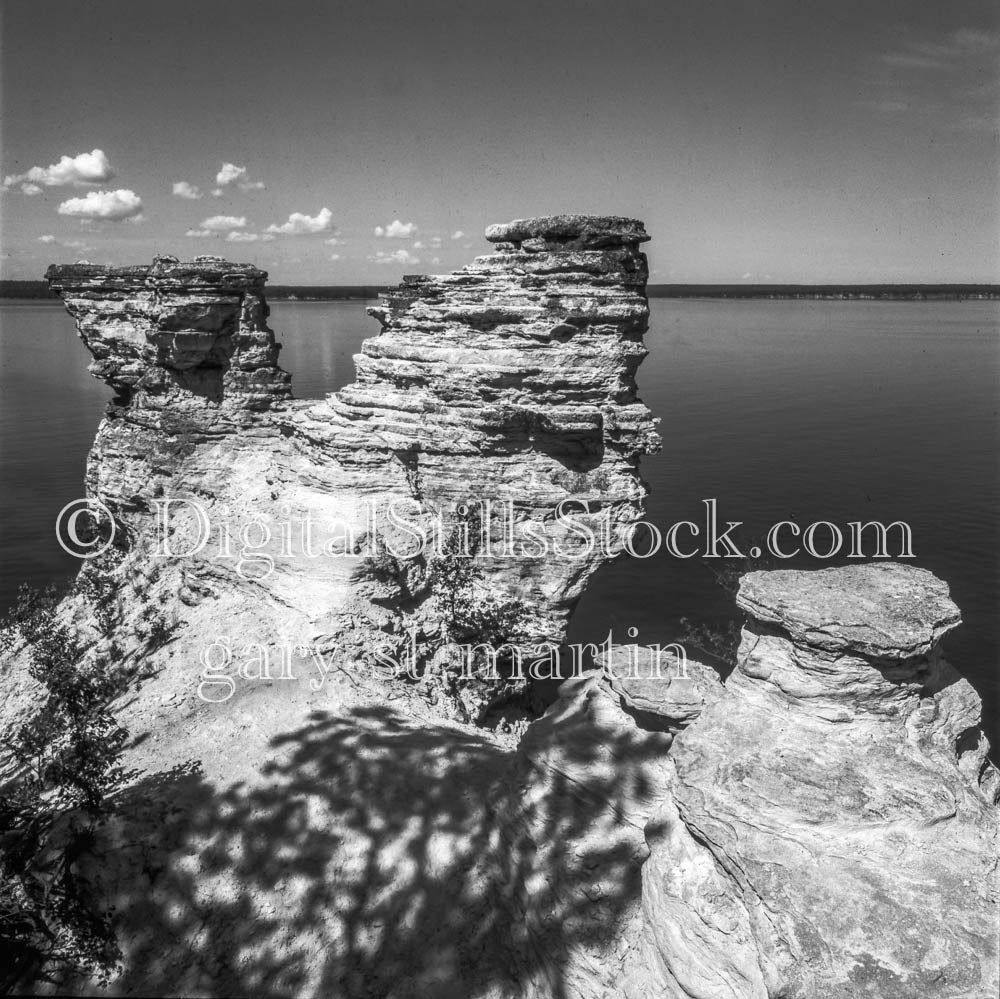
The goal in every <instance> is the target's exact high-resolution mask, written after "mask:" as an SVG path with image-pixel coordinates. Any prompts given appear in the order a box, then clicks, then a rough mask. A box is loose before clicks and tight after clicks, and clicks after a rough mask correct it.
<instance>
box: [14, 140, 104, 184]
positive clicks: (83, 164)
mask: <svg viewBox="0 0 1000 999" xmlns="http://www.w3.org/2000/svg"><path fill="white" fill-rule="evenodd" d="M114 175H115V172H114V170H112V169H111V164H110V163H109V162H108V158H107V156H105V155H104V153H103V152H102V151H101V150H100V149H95V150H94V151H93V152H92V153H80V154H79V155H78V156H63V157H62V159H60V160H59V162H58V163H53V164H52V165H51V166H47V167H38V166H36V167H32V168H31V169H30V170H29V171H28V172H27V173H18V174H10V175H9V176H7V177H5V178H4V182H3V187H4V189H5V190H9V189H10V188H12V187H16V186H17V185H18V184H20V185H21V190H22V191H23V192H24V193H25V194H39V193H41V187H90V186H94V185H97V184H103V183H104V182H105V181H107V180H110V179H111V178H112V177H113V176H114ZM40 185H41V186H40Z"/></svg>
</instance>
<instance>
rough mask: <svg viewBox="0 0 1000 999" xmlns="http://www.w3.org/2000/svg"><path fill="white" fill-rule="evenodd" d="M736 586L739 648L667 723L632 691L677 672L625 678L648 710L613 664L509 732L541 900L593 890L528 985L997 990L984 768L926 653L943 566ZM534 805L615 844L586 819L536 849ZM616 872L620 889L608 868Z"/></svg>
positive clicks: (994, 885)
mask: <svg viewBox="0 0 1000 999" xmlns="http://www.w3.org/2000/svg"><path fill="white" fill-rule="evenodd" d="M739 604H740V607H741V608H742V609H743V610H744V611H745V612H746V613H747V614H748V616H749V620H748V622H747V624H746V626H745V628H744V631H743V640H742V644H741V647H740V651H739V657H738V663H737V667H736V669H735V671H734V672H733V673H732V675H731V676H730V677H729V678H728V680H727V681H726V683H725V685H724V687H723V688H721V690H719V691H718V694H717V696H715V697H710V698H709V699H708V700H707V702H706V703H705V706H704V709H703V711H702V712H701V713H700V714H699V715H698V716H697V717H695V718H694V719H692V720H689V722H688V723H687V724H684V725H683V727H682V729H681V731H680V732H679V733H678V734H677V735H676V737H675V738H674V739H673V743H672V745H671V744H670V742H669V737H668V736H666V735H665V734H663V729H662V727H661V726H660V725H658V724H657V723H656V717H655V715H653V714H651V713H649V711H650V709H651V708H655V706H656V705H657V704H658V703H663V704H669V703H670V701H671V696H670V693H669V692H670V688H671V687H672V686H673V685H674V684H676V683H677V680H676V679H673V680H671V682H670V683H669V684H667V685H664V692H663V694H661V695H659V696H656V695H651V694H650V693H649V692H648V691H641V693H642V695H643V696H642V698H641V702H640V703H642V705H643V706H644V708H645V709H646V713H645V715H643V714H640V713H637V712H636V711H635V710H634V708H633V703H630V699H626V698H625V697H624V696H622V692H621V684H620V683H618V682H617V681H612V683H608V682H607V681H603V680H600V681H599V680H596V679H595V680H590V681H579V682H578V683H583V684H585V685H588V686H585V687H573V686H569V685H567V686H566V688H565V690H564V693H563V696H562V697H561V698H560V701H558V702H557V703H556V704H555V705H554V706H553V707H552V708H551V709H550V711H549V713H548V715H547V716H546V719H545V720H544V721H543V722H542V723H539V724H538V725H536V726H534V727H533V729H532V730H531V731H530V733H529V737H526V739H525V740H524V741H523V743H522V747H521V750H520V753H521V754H524V756H525V764H524V766H525V767H526V768H527V769H528V770H531V771H533V772H534V774H535V775H534V776H533V777H531V778H527V777H525V776H524V774H523V773H522V774H521V776H520V784H521V786H522V787H523V788H524V789H525V790H524V791H523V792H522V797H523V801H524V805H523V807H520V808H510V807H509V805H508V809H507V812H508V815H507V818H506V819H505V820H504V823H503V828H509V829H514V830H517V831H518V833H519V835H520V837H521V840H522V842H520V843H519V853H520V854H521V855H524V854H528V855H531V856H536V855H537V856H538V857H540V858H546V860H545V862H544V863H539V868H540V870H544V878H545V879H546V883H547V884H548V886H549V888H548V891H549V902H548V906H549V908H551V909H554V910H561V911H575V909H576V908H577V906H579V904H580V902H581V901H582V899H581V895H585V894H586V893H587V892H590V891H596V898H597V899H598V900H600V899H602V898H603V899H604V905H605V910H606V915H605V919H604V930H605V933H604V935H603V936H602V938H601V939H600V940H590V941H589V945H588V946H581V947H580V948H578V951H577V952H576V953H575V954H574V955H573V956H572V957H570V958H569V959H566V958H565V957H564V958H562V959H558V958H557V957H555V955H556V954H557V951H556V948H555V947H554V946H552V947H550V948H549V951H548V953H549V956H550V963H549V964H547V965H543V967H544V968H545V969H546V971H547V975H539V973H538V972H535V973H534V975H533V977H532V981H533V983H534V985H533V989H532V990H529V994H531V995H538V996H542V995H549V994H553V990H551V989H549V988H547V986H546V985H544V984H542V982H544V981H545V980H546V978H547V979H548V980H551V979H552V977H553V976H554V975H557V974H558V976H560V977H561V978H562V980H563V981H570V982H573V983H574V988H573V989H572V990H571V992H572V994H574V995H594V996H597V995H602V996H603V995H622V996H629V997H630V999H633V997H636V996H639V997H649V999H652V997H654V996H655V997H670V999H684V997H693V996H696V997H699V999H701V997H704V999H709V997H711V999H718V997H731V999H766V997H775V996H782V997H786V999H807V997H809V999H811V997H815V996H826V997H842V999H849V997H850V999H855V997H858V996H873V997H879V999H890V997H898V999H904V997H913V996H921V997H932V996H941V997H944V996H947V997H954V999H958V997H962V999H970V997H977V999H986V997H988V996H993V995H995V994H996V992H997V988H998V984H1000V983H998V965H997V958H998V952H997V928H998V925H1000V922H998V921H1000V898H998V881H997V866H998V845H1000V838H998V835H1000V826H998V812H997V808H996V804H997V795H998V788H1000V782H998V773H997V770H996V769H995V768H994V767H993V766H992V764H990V763H989V761H988V760H987V758H986V752H987V748H988V747H987V745H986V741H985V738H984V736H983V734H982V731H981V729H980V727H979V722H980V701H979V698H978V696H977V695H976V694H975V692H974V691H973V689H972V688H971V687H970V686H969V684H968V682H967V681H965V680H963V679H962V678H960V677H959V675H958V674H957V673H956V672H955V671H954V669H953V668H952V667H951V666H950V665H948V663H947V662H946V661H945V660H944V659H943V658H942V656H941V652H940V646H939V642H940V640H941V638H942V636H943V635H944V634H945V633H946V632H947V631H949V630H950V629H952V628H954V627H955V626H956V625H957V624H958V623H959V620H960V618H959V613H958V609H957V608H956V607H955V605H954V604H953V603H952V601H951V600H950V598H949V596H948V590H947V587H946V586H945V585H944V584H943V583H942V582H941V581H940V580H938V579H936V578H935V577H934V576H933V575H931V574H930V573H929V572H926V571H924V570H920V569H916V568H913V567H911V566H905V565H901V564H891V563H890V564H872V565H865V566H855V567H849V568H843V569H830V570H821V571H817V572H792V571H787V572H786V571H781V572H770V573H751V574H749V575H748V576H746V577H744V579H743V582H742V585H741V588H740V594H739ZM647 684H648V681H647ZM616 686H617V687H619V688H620V690H619V691H616V690H615V689H614V688H615V687H616ZM615 693H618V695H619V700H618V703H617V704H615V697H614V694H615ZM634 700H635V699H634V698H632V699H631V701H632V702H634ZM630 709H631V710H630ZM664 739H667V740H668V741H667V742H666V743H663V742H660V743H657V741H656V740H664ZM665 746H669V749H666V748H665ZM612 757H613V758H614V759H615V762H614V763H611V762H610V760H611V758H612ZM610 770H613V771H614V772H615V777H614V779H609V777H608V773H609V771H610ZM560 782H561V784H560ZM567 792H569V793H567ZM540 798H544V799H545V800H546V805H545V808H546V809H547V811H543V810H542V806H541V804H540V803H539V799H540ZM551 813H559V814H561V816H562V818H561V822H562V824H563V825H566V826H567V827H571V826H572V825H573V819H572V816H573V815H577V816H580V815H582V814H587V815H590V816H592V822H593V829H594V830H599V838H601V839H602V841H603V842H604V843H606V844H614V843H615V842H616V840H615V838H614V837H615V836H617V837H618V838H619V839H620V840H621V841H622V844H623V845H621V846H620V848H619V849H618V850H614V849H611V850H608V851H602V850H600V849H598V848H597V846H598V844H597V841H596V840H594V839H591V838H590V837H589V836H588V835H586V834H581V835H580V836H579V837H578V839H577V840H575V841H574V844H573V848H572V850H570V851H561V852H558V851H557V852H558V857H556V858H555V859H552V851H553V846H552V844H551V842H550V841H549V839H548V838H547V835H546V830H547V829H549V828H551V827H552V820H551V819H549V820H548V822H546V821H539V820H538V816H540V815H541V816H543V817H546V816H548V815H550V814H551ZM613 816H618V818H617V820H614V819H613ZM612 832H614V836H613V835H612ZM523 840H530V841H531V842H532V843H533V845H534V849H533V850H528V849H526V848H525V846H524V844H523ZM511 841H516V840H514V839H513V837H511ZM505 849H506V848H505ZM588 851H589V853H588ZM580 858H589V862H585V863H583V864H582V865H581V864H580ZM550 861H551V862H550ZM623 872H624V873H623ZM626 874H629V875H630V876H632V877H633V878H635V879H636V881H637V882H641V889H638V891H639V894H640V895H641V900H639V901H636V902H634V903H633V904H629V901H628V900H627V899H624V898H623V897H622V896H621V894H619V893H618V892H615V891H611V890H609V889H608V888H607V883H608V882H609V881H610V882H611V883H616V884H618V885H620V884H621V880H622V878H623V877H624V876H625V875H626ZM540 876H541V875H540ZM595 885H596V886H598V887H597V888H596V889H595V888H594V886H595ZM601 885H604V888H601V887H600V886H601ZM554 886H555V887H554ZM523 905H525V903H523V902H522V906H523ZM608 906H610V907H611V908H610V909H608ZM526 911H529V912H530V911H531V906H530V905H529V906H527V910H526ZM595 911H597V912H600V908H599V906H598V907H596V909H595ZM612 926H613V927H614V929H611V927H612ZM539 932H541V931H539ZM549 932H551V930H549ZM559 960H561V961H562V963H561V964H558V961H559ZM557 965H558V966H557ZM598 968H600V969H601V971H600V974H598V973H597V969H598Z"/></svg>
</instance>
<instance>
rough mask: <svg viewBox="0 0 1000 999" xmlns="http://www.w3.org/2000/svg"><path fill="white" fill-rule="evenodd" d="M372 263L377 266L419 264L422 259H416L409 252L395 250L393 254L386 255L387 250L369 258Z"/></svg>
mask: <svg viewBox="0 0 1000 999" xmlns="http://www.w3.org/2000/svg"><path fill="white" fill-rule="evenodd" d="M368 259H369V260H370V261H372V263H375V264H404V265H409V264H419V263H420V258H419V257H415V256H414V255H413V254H412V253H410V251H409V250H403V249H400V250H393V251H392V252H391V253H386V251H385V250H379V251H377V252H376V253H375V255H374V256H371V257H369V258H368Z"/></svg>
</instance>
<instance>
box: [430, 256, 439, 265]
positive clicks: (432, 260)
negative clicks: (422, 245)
mask: <svg viewBox="0 0 1000 999" xmlns="http://www.w3.org/2000/svg"><path fill="white" fill-rule="evenodd" d="M431 263H432V264H434V265H435V266H437V265H438V264H439V263H441V258H440V257H431Z"/></svg>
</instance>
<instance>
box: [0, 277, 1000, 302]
mask: <svg viewBox="0 0 1000 999" xmlns="http://www.w3.org/2000/svg"><path fill="white" fill-rule="evenodd" d="M385 291H387V289H386V288H385V287H384V286H378V285H370V284H343V285H305V284H303V285H297V284H274V285H269V286H268V289H267V297H268V298H269V299H272V300H273V301H282V300H292V301H294V300H300V301H307V302H325V301H335V300H338V299H356V300H364V299H372V298H378V297H379V295H381V294H383V293H384V292H385ZM646 291H647V294H648V295H649V297H650V298H832V299H839V298H843V299H893V300H900V299H902V300H906V299H911V300H914V301H927V300H932V299H951V300H956V299H964V298H1000V285H997V284H651V285H649V286H648V287H647V289H646ZM58 297H59V296H58V295H56V294H55V293H54V292H53V291H52V290H51V289H50V288H49V286H48V282H46V281H0V298H58Z"/></svg>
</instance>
